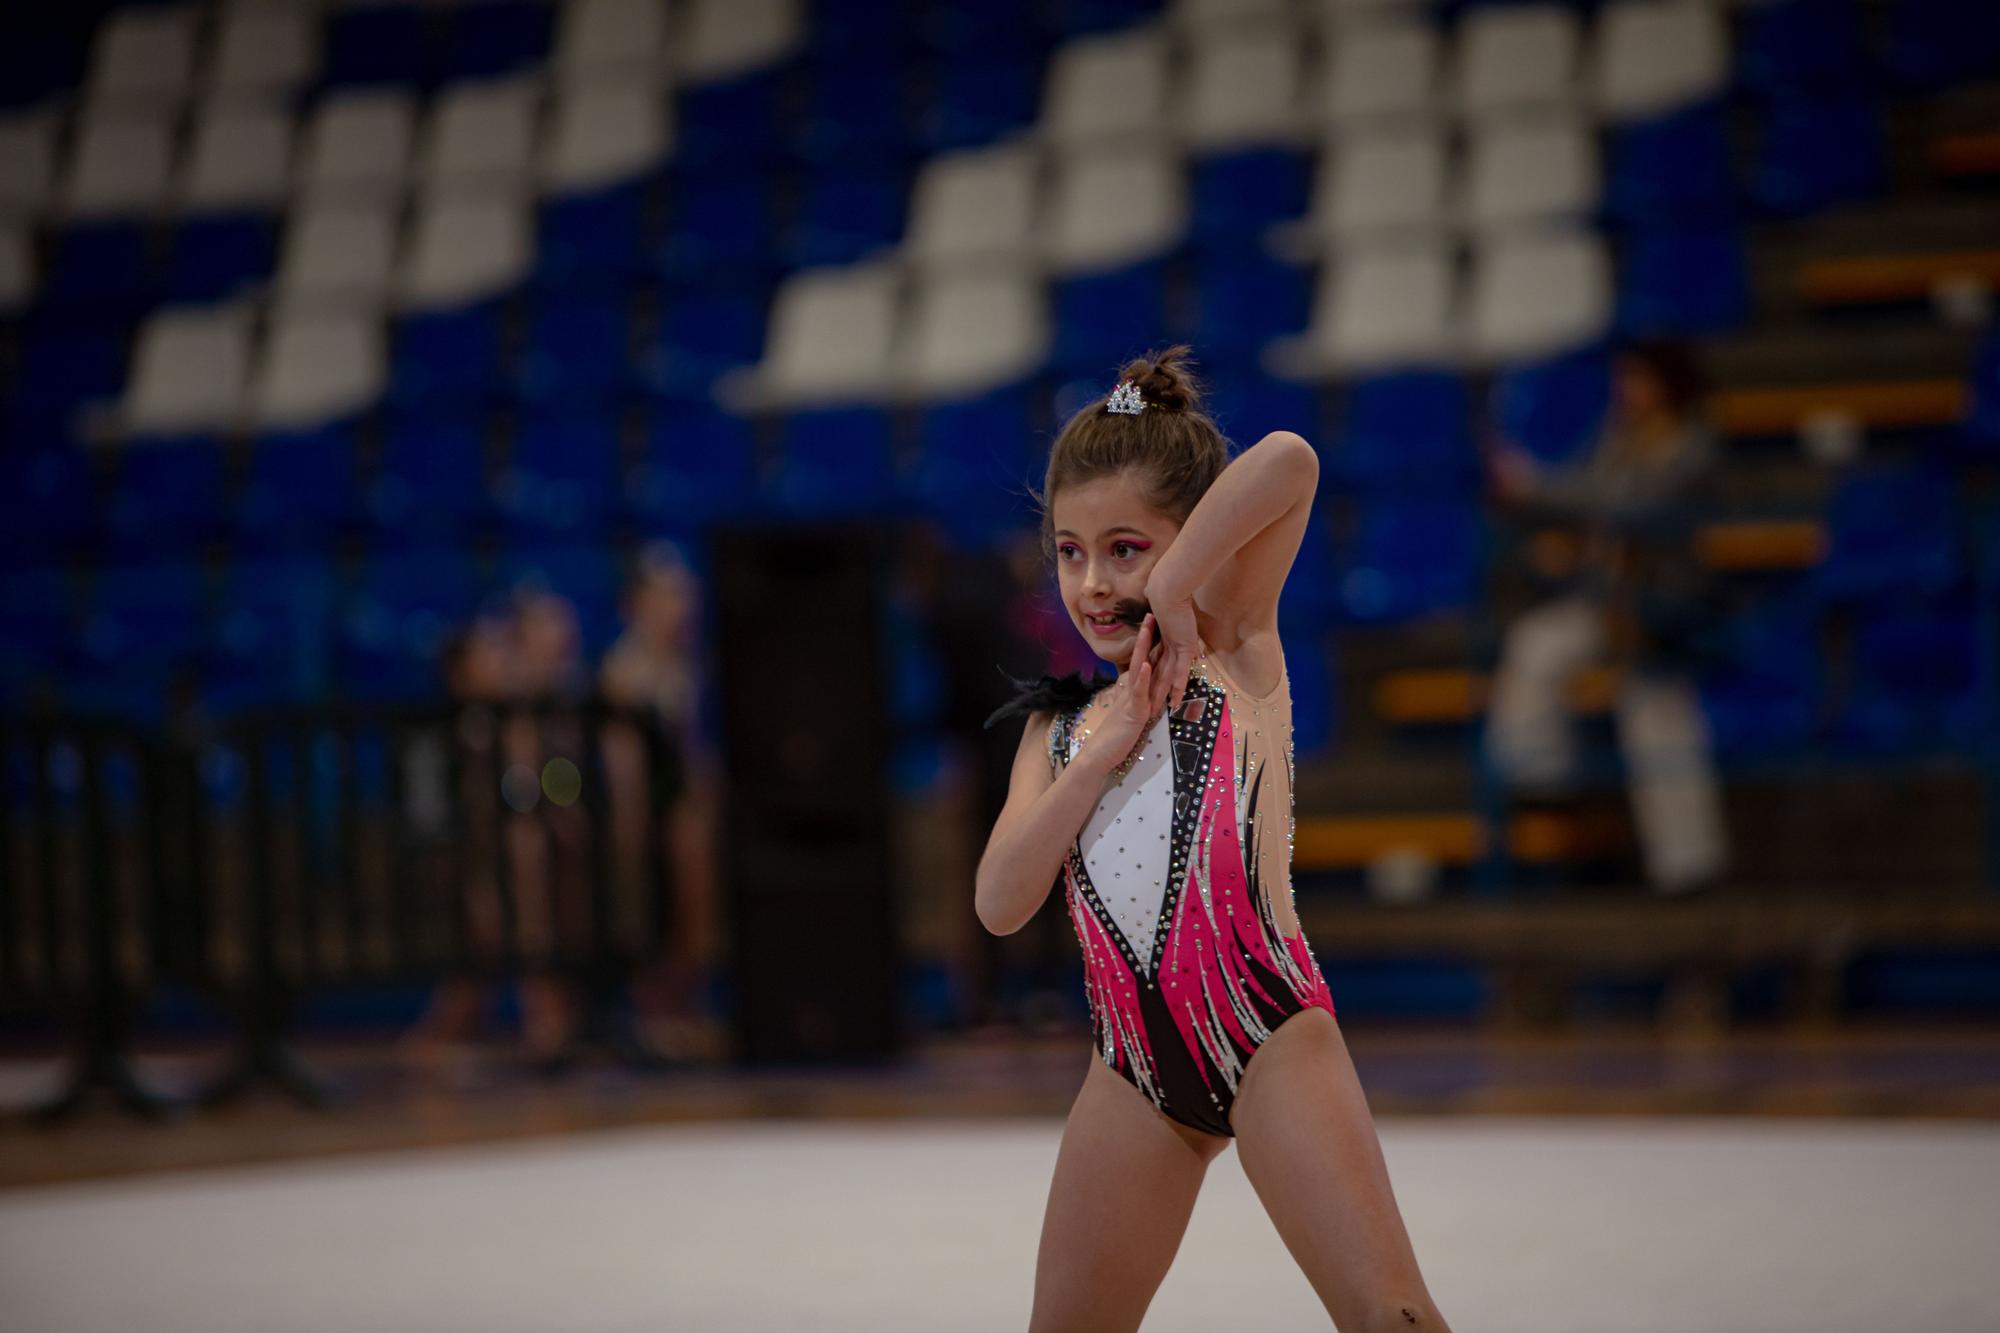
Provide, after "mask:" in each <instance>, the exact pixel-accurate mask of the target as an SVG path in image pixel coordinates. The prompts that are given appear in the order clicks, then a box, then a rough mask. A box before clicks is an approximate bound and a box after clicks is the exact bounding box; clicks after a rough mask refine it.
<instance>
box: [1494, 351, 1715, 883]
mask: <svg viewBox="0 0 2000 1333" xmlns="http://www.w3.org/2000/svg"><path fill="white" fill-rule="evenodd" d="M1700 402H1701V384H1700V379H1699V376H1698V373H1697V371H1696V368H1695V366H1694V362H1693V360H1692V358H1691V357H1690V356H1689V354H1688V352H1687V351H1686V349H1684V348H1681V347H1679V346H1676V345H1672V344H1663V343H1649V344H1638V345H1634V346H1632V347H1630V348H1628V349H1626V350H1624V351H1623V352H1621V353H1620V355H1619V356H1618V357H1617V359H1616V361H1615V366H1614V379H1613V389H1612V403H1611V410H1610V413H1609V416H1608V418H1607V421H1606V424H1605V426H1604V428H1603V430H1602V433H1601V434H1600V436H1599V438H1598V440H1597V441H1596V443H1595V444H1594V445H1593V446H1592V447H1591V448H1589V449H1588V450H1587V451H1586V452H1585V453H1584V454H1583V456H1582V457H1580V458H1579V459H1576V460H1574V461H1571V462H1569V463H1568V464H1566V465H1564V466H1561V467H1556V468H1550V467H1546V466H1545V465H1543V464H1541V463H1539V462H1537V461H1536V460H1535V459H1534V458H1533V457H1532V456H1531V455H1530V454H1528V453H1527V452H1526V451H1525V450H1522V449H1520V448H1518V447H1516V446H1514V445H1513V444H1512V443H1508V442H1503V443H1502V444H1500V445H1499V446H1498V447H1497V448H1495V449H1494V450H1493V452H1492V454H1491V455H1490V457H1489V460H1488V461H1489V465H1490V469H1491V476H1492V486H1493V491H1494V495H1495V497H1496V499H1498V500H1499V501H1500V503H1501V504H1502V505H1503V506H1506V507H1507V508H1508V509H1510V510H1511V511H1512V512H1513V513H1514V514H1515V515H1516V516H1518V517H1519V518H1521V519H1522V520H1523V521H1524V526H1525V527H1527V528H1528V529H1530V536H1529V539H1528V547H1527V549H1528V551H1529V552H1530V558H1531V562H1532V563H1533V564H1534V565H1535V566H1536V568H1537V571H1538V572H1539V573H1540V574H1541V575H1542V576H1543V577H1544V579H1545V581H1546V584H1547V585H1548V587H1547V596H1546V597H1545V598H1544V599H1543V600H1542V601H1541V602H1540V604H1539V605H1537V606H1535V607H1534V608H1533V609H1531V610H1529V611H1528V612H1526V613H1525V614H1523V615H1521V616H1520V617H1519V618H1517V619H1516V620H1515V621H1514V622H1513V623H1512V624H1511V625H1509V626H1508V627H1507V630H1506V635H1505V641H1504V643H1503V644H1502V647H1501V653H1500V665H1499V672H1498V676H1497V679H1496V680H1495V682H1494V688H1493V696H1492V705H1491V709H1492V711H1491V716H1490V718H1489V725H1488V732H1487V743H1488V747H1489V753H1490V755H1491V758H1492V760H1493V762H1494V764H1495V765H1496V767H1497V768H1498V769H1499V770H1500V772H1501V774H1502V775H1503V776H1504V777H1505V778H1506V779H1507V780H1508V781H1509V782H1510V783H1511V784H1512V785H1513V786H1514V787H1515V788H1516V789H1517V790H1520V791H1522V792H1524V793H1526V794H1534V795H1547V794H1553V793H1559V792H1561V791H1562V790H1563V789H1565V787H1566V786H1567V784H1568V783H1569V782H1571V781H1572V780H1573V779H1574V777H1575V771H1574V770H1575V767H1576V762H1577V741H1576V729H1575V720H1574V718H1573V717H1572V715H1571V711H1570V706H1569V702H1568V697H1567V695H1568V689H1569V685H1570V681H1571V678H1572V677H1573V676H1575V675H1576V673H1577V672H1578V671H1579V670H1581V669H1583V668H1584V667H1586V666H1588V665H1591V664H1593V663H1597V662H1606V663H1608V664H1610V665H1612V666H1614V667H1616V668H1618V669H1619V670H1620V673H1621V675H1620V684H1619V689H1618V699H1617V725H1618V739H1619V748H1620V750H1621V752H1622V754H1623V758H1624V761H1625V768H1626V775H1627V779H1628V782H1629V784H1630V792H1631V799H1632V806H1633V814H1634V818H1635V822H1636V824H1637V827H1638V832H1639V838H1640V842H1641V846H1642V851H1643V855H1644V860H1645V868H1646V875H1647V878H1648V880H1649V881H1650V883H1651V884H1652V886H1653V888H1654V889H1655V891H1657V892H1660V893H1676V892H1684V891H1688V890H1691V889H1696V888H1700V887H1704V886H1705V885H1707V884H1709V883H1711V882H1713V881H1714V880H1715V879H1716V878H1718V877H1719V876H1720V875H1721V873H1722V871H1723V869H1724V867H1725V865H1726V862H1727V860H1728V847H1727V835H1726V831H1725V829H1724V826H1723V820H1722V810H1721V799H1720V794H1719V792H1718V790H1717V785H1716V779H1715V774H1714V771H1713V767H1712V764H1711V760H1710V755H1709V739H1708V731H1707V724H1706V721H1705V719H1704V717H1703V715H1702V711H1701V703H1700V697H1699V695H1698V694H1697V693H1696V691H1695V688H1694V685H1693V683H1692V681H1691V679H1690V678H1689V674H1688V667H1689V661H1690V654H1691V650H1692V644H1693V642H1694V640H1695V636H1696V634H1697V632H1698V631H1699V629H1700V628H1701V622H1702V619H1703V600H1704V588H1705V579H1704V574H1703V571H1702V569H1701V567H1700V565H1699V564H1698V563H1697V562H1696V560H1695V559H1694V556H1693V551H1692V542H1691V537H1692V532H1693V526H1694V519H1695V517H1696V502H1697V499H1698V497H1699V496H1700V494H1701V492H1702V489H1703V487H1704V485H1705V484H1706V482H1707V480H1708V478H1709V476H1710V473H1711V471H1712V469H1713V467H1714V465H1715V462H1716V448H1715V441H1714V437H1713V436H1712V435H1711V433H1710V432H1709V430H1708V429H1707V427H1706V425H1705V424H1704V423H1703V421H1702V420H1701V417H1700Z"/></svg>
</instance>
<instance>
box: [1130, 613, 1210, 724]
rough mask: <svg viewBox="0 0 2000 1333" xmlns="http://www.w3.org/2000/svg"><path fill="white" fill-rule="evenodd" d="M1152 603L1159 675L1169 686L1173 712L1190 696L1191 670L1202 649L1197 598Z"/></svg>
mask: <svg viewBox="0 0 2000 1333" xmlns="http://www.w3.org/2000/svg"><path fill="white" fill-rule="evenodd" d="M1152 606H1153V617H1154V623H1155V624H1156V625H1157V626H1158V628H1157V630H1156V631H1155V634H1156V637H1157V638H1158V640H1159V644H1160V667H1159V675H1160V679H1161V681H1162V683H1164V684H1165V685H1166V687H1167V696H1166V697H1167V708H1168V710H1169V711H1171V710H1173V709H1176V708H1179V707H1180V706H1181V700H1182V699H1184V698H1186V697H1187V682H1188V673H1189V672H1190V671H1192V670H1194V659H1195V658H1196V657H1197V656H1198V655H1199V654H1200V652H1201V642H1200V640H1201V634H1200V631H1199V630H1197V629H1196V628H1195V624H1194V598H1193V597H1191V596H1190V597H1183V598H1181V599H1180V600H1178V601H1170V602H1153V603H1152ZM1133 651H1134V652H1135V653H1136V652H1137V651H1138V650H1137V649H1136V648H1135V649H1133Z"/></svg>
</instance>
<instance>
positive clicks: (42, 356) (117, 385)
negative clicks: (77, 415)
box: [14, 312, 132, 436]
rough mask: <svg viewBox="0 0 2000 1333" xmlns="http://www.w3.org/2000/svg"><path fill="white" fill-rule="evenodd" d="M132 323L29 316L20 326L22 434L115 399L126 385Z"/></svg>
mask: <svg viewBox="0 0 2000 1333" xmlns="http://www.w3.org/2000/svg"><path fill="white" fill-rule="evenodd" d="M131 337H132V329H131V325H129V324H127V323H124V322H121V321H110V322H86V321H78V320H74V319H72V318H70V317H68V315H67V313H66V312H65V313H63V314H61V315H58V314H56V313H54V312H47V313H37V314H34V315H30V316H29V317H28V319H27V320H26V321H24V323H23V325H22V328H21V354H20V363H19V364H20V373H19V375H18V377H17V380H16V388H15V398H14V416H15V425H16V429H19V430H21V431H22V432H23V433H24V434H26V433H29V432H38V431H40V430H41V429H43V427H44V425H45V424H47V425H52V426H53V427H54V432H55V434H57V435H59V436H61V435H66V434H67V430H66V428H65V427H64V426H63V425H62V423H63V422H64V420H65V419H66V418H67V417H68V416H69V414H70V413H71V412H73V411H74V410H75V409H76V408H77V407H78V406H80V405H81V404H84V403H88V402H98V401H103V400H106V399H112V398H116V397H117V396H118V394H119V391H120V390H122V389H123V388H124V387H125V362H126V355H127V350H128V347H129V344H130V342H131Z"/></svg>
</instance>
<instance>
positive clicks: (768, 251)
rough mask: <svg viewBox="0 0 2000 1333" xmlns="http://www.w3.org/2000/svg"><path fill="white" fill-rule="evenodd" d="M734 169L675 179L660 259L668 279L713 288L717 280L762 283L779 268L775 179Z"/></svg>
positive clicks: (691, 173)
mask: <svg viewBox="0 0 2000 1333" xmlns="http://www.w3.org/2000/svg"><path fill="white" fill-rule="evenodd" d="M734 165H735V169H733V170H732V169H728V168H724V169H721V170H702V171H684V172H678V173H676V174H675V176H674V178H673V182H672V189H671V192H670V193H671V199H670V202H669V204H668V208H667V230H666V235H665V237H664V238H663V239H662V241H661V243H660V247H659V252H658V256H657V259H658V263H659V266H660V269H661V271H662V273H664V274H665V275H666V276H667V277H669V278H676V279H681V280H685V281H688V282H714V281H716V280H717V276H718V274H722V275H738V274H741V275H745V276H749V277H763V276H766V275H768V274H769V273H770V272H771V271H772V269H773V268H774V266H775V265H776V263H777V235H778V208H777V201H776V198H775V195H774V188H775V187H774V181H775V176H774V175H773V174H771V173H764V172H755V171H746V170H744V169H743V164H741V163H736V164H734Z"/></svg>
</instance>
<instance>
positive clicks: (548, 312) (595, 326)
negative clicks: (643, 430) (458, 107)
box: [517, 292, 633, 404]
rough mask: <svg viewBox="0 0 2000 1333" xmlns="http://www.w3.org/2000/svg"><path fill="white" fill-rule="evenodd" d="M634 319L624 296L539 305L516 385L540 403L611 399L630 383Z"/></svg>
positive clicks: (558, 300) (612, 294)
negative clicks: (630, 318)
mask: <svg viewBox="0 0 2000 1333" xmlns="http://www.w3.org/2000/svg"><path fill="white" fill-rule="evenodd" d="M631 341H632V340H631V330H630V321H629V319H628V318H627V311H626V306H625V298H624V295H623V293H620V292H606V293H604V294H602V295H595V296H578V297H571V298H567V299H564V298H556V297H550V298H546V299H544V300H542V301H540V302H538V303H537V304H536V305H535V307H534V309H533V311H532V312H531V313H530V314H529V316H528V333H527V345H526V346H525V347H524V348H523V350H522V354H521V370H520V375H519V377H518V380H517V383H518V386H519V388H520V391H521V395H522V396H523V397H524V398H526V399H528V400H530V401H532V402H535V403H538V404H548V403H555V402H561V401H567V400H574V399H584V400H591V399H600V398H605V397H608V396H611V395H613V394H615V393H616V392H618V391H619V390H621V389H623V388H625V387H626V386H627V385H629V384H630V383H631V382H632V378H633V376H632V348H631Z"/></svg>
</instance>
